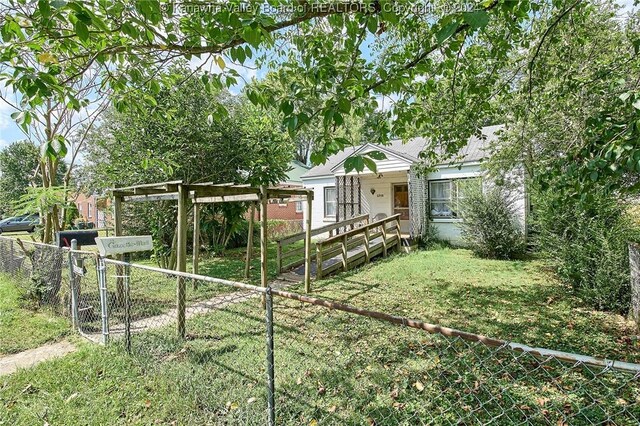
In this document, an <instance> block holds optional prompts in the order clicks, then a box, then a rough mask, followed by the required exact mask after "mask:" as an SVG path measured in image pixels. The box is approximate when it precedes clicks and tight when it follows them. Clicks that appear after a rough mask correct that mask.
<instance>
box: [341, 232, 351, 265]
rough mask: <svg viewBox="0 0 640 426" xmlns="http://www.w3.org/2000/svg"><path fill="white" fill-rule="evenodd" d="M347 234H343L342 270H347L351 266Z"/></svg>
mask: <svg viewBox="0 0 640 426" xmlns="http://www.w3.org/2000/svg"><path fill="white" fill-rule="evenodd" d="M347 244H348V239H347V234H343V235H342V270H343V271H346V270H347V267H348V266H349V250H348V249H347Z"/></svg>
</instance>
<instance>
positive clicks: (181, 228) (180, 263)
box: [176, 185, 189, 339]
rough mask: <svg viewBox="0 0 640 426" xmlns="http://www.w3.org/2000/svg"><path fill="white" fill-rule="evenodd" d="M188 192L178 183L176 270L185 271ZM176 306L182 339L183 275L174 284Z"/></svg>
mask: <svg viewBox="0 0 640 426" xmlns="http://www.w3.org/2000/svg"><path fill="white" fill-rule="evenodd" d="M188 198H189V192H188V191H187V189H186V188H185V187H184V186H183V185H178V229H177V230H176V232H177V233H178V240H177V243H178V247H177V250H176V251H177V259H176V270H177V271H178V272H186V271H187V201H188ZM176 307H177V311H178V312H177V314H178V324H177V326H178V327H177V332H178V337H180V338H182V339H184V337H185V335H186V324H185V321H186V316H185V314H186V284H185V280H184V277H178V279H177V286H176Z"/></svg>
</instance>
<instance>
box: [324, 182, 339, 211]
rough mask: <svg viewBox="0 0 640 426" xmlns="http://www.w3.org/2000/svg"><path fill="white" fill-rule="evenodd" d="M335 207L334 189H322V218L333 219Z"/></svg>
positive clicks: (329, 187)
mask: <svg viewBox="0 0 640 426" xmlns="http://www.w3.org/2000/svg"><path fill="white" fill-rule="evenodd" d="M336 205H337V201H336V187H335V186H328V187H326V188H325V189H324V217H335V216H336Z"/></svg>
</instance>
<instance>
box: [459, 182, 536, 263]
mask: <svg viewBox="0 0 640 426" xmlns="http://www.w3.org/2000/svg"><path fill="white" fill-rule="evenodd" d="M460 190H461V191H462V192H463V193H464V198H462V199H461V200H460V206H459V207H460V211H461V212H462V213H463V216H464V222H462V223H461V224H460V227H461V229H462V238H463V240H464V241H465V242H466V243H467V244H468V245H469V248H471V249H472V250H473V252H474V253H475V254H476V255H477V256H479V257H485V258H490V259H514V258H518V257H520V256H522V254H523V253H524V250H525V239H524V234H523V231H522V226H521V224H520V223H519V222H518V217H517V215H516V208H515V205H514V201H515V199H514V197H512V196H511V195H510V194H509V192H508V191H507V190H505V189H504V188H502V187H499V186H492V187H491V188H488V189H485V190H483V187H482V184H480V182H479V181H477V180H473V181H471V180H470V181H469V182H466V183H465V185H464V186H463V187H461V188H460Z"/></svg>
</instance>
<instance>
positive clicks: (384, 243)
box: [381, 221, 387, 257]
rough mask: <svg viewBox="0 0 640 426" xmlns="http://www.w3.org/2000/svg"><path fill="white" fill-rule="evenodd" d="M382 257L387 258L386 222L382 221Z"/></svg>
mask: <svg viewBox="0 0 640 426" xmlns="http://www.w3.org/2000/svg"><path fill="white" fill-rule="evenodd" d="M381 228H382V256H383V257H387V222H385V221H382V224H381Z"/></svg>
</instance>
